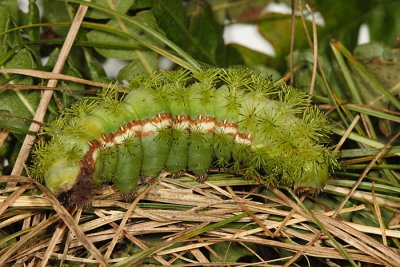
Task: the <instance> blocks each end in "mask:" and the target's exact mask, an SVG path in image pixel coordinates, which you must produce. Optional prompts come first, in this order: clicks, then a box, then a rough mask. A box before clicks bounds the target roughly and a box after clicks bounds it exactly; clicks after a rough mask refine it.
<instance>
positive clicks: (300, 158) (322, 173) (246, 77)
mask: <svg viewBox="0 0 400 267" xmlns="http://www.w3.org/2000/svg"><path fill="white" fill-rule="evenodd" d="M130 87H131V90H130V91H129V92H128V93H126V94H124V95H123V96H120V94H118V93H117V92H116V91H115V90H105V91H104V92H102V93H100V94H99V95H98V96H97V97H92V98H86V99H84V100H83V101H80V102H78V104H76V105H75V106H73V107H72V108H71V109H70V110H68V111H67V112H65V113H64V114H63V115H62V116H61V117H60V118H59V119H58V120H56V121H55V122H54V123H53V124H52V126H51V127H49V128H47V129H46V133H47V134H48V135H50V136H51V140H50V141H48V142H47V143H41V144H39V145H38V146H37V148H36V150H35V153H34V159H33V162H34V165H33V168H32V169H34V170H35V176H37V177H44V180H45V182H46V185H47V187H48V188H49V189H50V190H51V191H52V192H53V193H54V194H56V195H60V194H62V193H64V192H68V191H70V192H72V195H71V200H72V202H73V203H74V204H78V205H86V204H89V203H90V201H91V192H92V186H93V185H96V184H100V183H103V182H105V181H113V182H114V184H115V185H116V187H117V188H118V189H119V190H120V191H122V192H123V193H132V192H134V191H135V189H136V187H137V184H138V180H139V178H140V177H157V176H158V175H159V174H160V172H161V171H162V170H164V169H166V170H168V171H169V172H172V173H179V172H181V171H187V170H188V171H191V172H192V173H194V175H195V176H196V177H197V178H198V179H199V180H200V181H204V180H206V179H207V171H208V170H209V168H210V166H217V167H224V168H227V169H230V170H232V171H234V172H236V173H240V174H243V175H244V176H247V177H251V178H257V179H261V180H262V181H263V182H264V183H266V184H269V185H270V186H277V185H280V184H283V185H290V186H293V187H294V188H296V189H306V190H318V189H320V188H322V187H323V186H324V184H325V182H326V180H327V178H328V176H329V172H330V170H331V169H332V168H333V167H334V166H335V164H336V159H335V155H334V153H333V151H332V150H331V149H330V148H329V147H327V146H326V145H324V141H325V140H326V136H327V134H329V132H330V128H331V126H330V124H329V123H328V121H327V119H326V118H325V116H324V114H323V113H322V112H321V111H320V110H319V109H317V108H316V107H313V106H310V105H308V102H307V95H306V94H305V93H303V92H301V91H299V90H297V89H295V88H293V87H290V86H288V85H286V84H284V83H281V82H272V81H270V79H268V78H266V77H263V76H261V75H260V74H258V73H255V72H253V71H251V70H249V69H239V68H237V69H206V70H202V71H198V72H189V71H165V72H161V73H158V74H154V75H152V76H137V77H135V78H133V79H132V81H131V85H130Z"/></svg>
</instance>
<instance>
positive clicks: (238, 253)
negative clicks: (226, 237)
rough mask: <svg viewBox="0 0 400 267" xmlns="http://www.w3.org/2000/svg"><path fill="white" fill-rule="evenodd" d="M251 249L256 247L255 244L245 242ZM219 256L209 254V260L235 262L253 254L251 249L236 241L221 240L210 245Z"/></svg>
mask: <svg viewBox="0 0 400 267" xmlns="http://www.w3.org/2000/svg"><path fill="white" fill-rule="evenodd" d="M247 245H248V246H249V247H250V248H251V249H254V250H255V249H257V247H256V245H255V244H247ZM212 248H213V250H214V251H215V252H216V254H217V255H218V256H219V257H217V256H214V254H213V253H211V254H210V259H211V262H237V261H238V260H239V259H240V258H242V257H245V256H251V255H253V254H252V253H251V251H249V250H248V249H246V248H245V247H244V246H242V245H240V244H238V243H231V242H221V243H216V244H215V245H213V246H212Z"/></svg>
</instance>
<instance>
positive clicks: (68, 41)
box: [11, 5, 88, 175]
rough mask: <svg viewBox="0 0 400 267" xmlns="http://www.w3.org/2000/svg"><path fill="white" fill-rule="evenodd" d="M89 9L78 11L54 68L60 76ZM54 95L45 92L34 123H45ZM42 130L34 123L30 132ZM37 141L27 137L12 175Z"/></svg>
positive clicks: (51, 82) (53, 82)
mask: <svg viewBox="0 0 400 267" xmlns="http://www.w3.org/2000/svg"><path fill="white" fill-rule="evenodd" d="M87 9H88V7H87V6H84V5H80V6H79V9H78V11H77V12H76V15H75V18H74V20H73V21H72V24H71V28H70V29H69V31H68V35H67V37H66V39H65V43H64V45H63V46H62V48H61V51H60V55H59V56H58V59H57V62H56V64H55V66H54V69H53V73H54V74H59V73H61V71H62V69H63V67H64V64H65V61H66V59H67V56H68V54H69V51H70V50H71V47H72V44H73V43H74V41H75V37H76V35H77V33H78V30H79V27H80V25H81V23H82V21H83V18H84V17H85V14H86V11H87ZM57 82H58V80H56V79H51V80H49V82H48V83H47V87H50V88H54V87H56V86H57ZM52 95H53V90H46V91H44V93H43V95H42V98H41V99H40V103H39V106H38V108H37V110H36V113H35V116H34V117H33V120H34V121H38V122H43V118H44V116H45V114H46V110H47V106H48V105H49V102H50V100H51V97H52ZM39 129H40V124H37V123H35V122H33V123H32V124H31V126H30V127H29V131H30V132H33V133H37V132H38V131H39ZM34 141H35V135H31V134H28V135H26V137H25V140H24V142H23V144H22V147H21V149H20V151H19V154H18V158H17V160H16V161H15V164H14V167H13V170H12V172H11V174H12V175H20V174H21V173H22V170H23V168H24V165H25V162H26V160H27V158H28V155H29V153H30V151H31V149H32V146H33V143H34Z"/></svg>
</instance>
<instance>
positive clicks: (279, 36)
mask: <svg viewBox="0 0 400 267" xmlns="http://www.w3.org/2000/svg"><path fill="white" fill-rule="evenodd" d="M291 27H292V26H291V16H290V15H285V14H276V13H268V14H266V15H264V16H262V17H261V18H260V21H259V24H258V29H259V31H260V33H261V35H262V36H264V37H265V39H267V40H268V41H269V42H270V43H271V44H272V46H273V47H274V50H275V53H276V58H277V59H276V60H277V62H278V63H277V65H276V66H274V67H275V68H278V69H281V68H282V67H283V66H284V65H283V64H282V63H283V60H282V59H283V58H284V57H286V56H287V55H288V54H289V51H290V40H291ZM307 27H308V30H309V32H312V31H311V24H310V23H309V22H307ZM295 31H296V35H295V45H296V48H297V49H301V48H304V47H308V42H307V38H306V35H305V34H304V29H303V24H302V22H301V19H300V18H296V20H295Z"/></svg>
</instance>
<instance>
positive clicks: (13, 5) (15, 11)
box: [0, 0, 22, 24]
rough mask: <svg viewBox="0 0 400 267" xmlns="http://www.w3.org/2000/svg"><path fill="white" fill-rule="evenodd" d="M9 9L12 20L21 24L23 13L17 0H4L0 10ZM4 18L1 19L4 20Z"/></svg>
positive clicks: (0, 4)
mask: <svg viewBox="0 0 400 267" xmlns="http://www.w3.org/2000/svg"><path fill="white" fill-rule="evenodd" d="M4 8H7V11H8V12H9V14H10V16H11V18H12V19H13V20H14V21H15V22H16V23H17V24H19V23H20V20H21V14H22V12H21V11H20V10H19V7H18V3H17V1H15V0H2V1H1V3H0V9H4ZM3 18H4V17H1V19H3Z"/></svg>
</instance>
